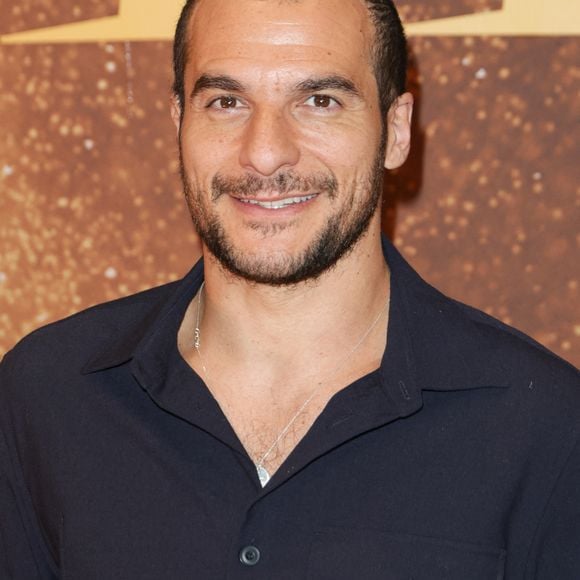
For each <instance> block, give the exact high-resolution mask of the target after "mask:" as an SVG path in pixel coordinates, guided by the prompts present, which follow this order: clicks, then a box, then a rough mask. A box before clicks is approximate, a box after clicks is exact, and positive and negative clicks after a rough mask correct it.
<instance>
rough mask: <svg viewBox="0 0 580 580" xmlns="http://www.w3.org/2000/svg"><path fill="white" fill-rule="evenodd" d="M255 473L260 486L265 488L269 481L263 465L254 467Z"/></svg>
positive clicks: (268, 475)
mask: <svg viewBox="0 0 580 580" xmlns="http://www.w3.org/2000/svg"><path fill="white" fill-rule="evenodd" d="M256 471H257V472H258V479H259V480H260V485H261V486H262V487H265V486H266V484H267V483H268V482H269V481H270V474H269V473H268V470H267V469H266V468H265V467H264V466H263V465H256Z"/></svg>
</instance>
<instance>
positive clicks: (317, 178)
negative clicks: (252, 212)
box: [211, 171, 338, 201]
mask: <svg viewBox="0 0 580 580" xmlns="http://www.w3.org/2000/svg"><path fill="white" fill-rule="evenodd" d="M337 190H338V180H337V179H336V176H335V175H334V174H333V173H332V172H328V173H313V174H311V175H299V174H298V173H296V172H295V171H284V172H281V173H279V174H278V175H276V176H274V177H260V176H258V175H243V176H241V177H226V176H224V175H221V174H220V173H216V175H214V177H213V178H212V181H211V197H212V200H213V201H216V200H217V199H219V198H220V197H221V196H222V195H235V196H236V197H250V196H252V195H255V194H257V193H260V192H262V193H263V192H268V193H276V194H279V195H285V194H287V193H290V192H297V193H312V192H318V193H321V192H326V193H327V194H328V195H329V197H330V198H331V199H332V198H334V197H335V196H336V191H337Z"/></svg>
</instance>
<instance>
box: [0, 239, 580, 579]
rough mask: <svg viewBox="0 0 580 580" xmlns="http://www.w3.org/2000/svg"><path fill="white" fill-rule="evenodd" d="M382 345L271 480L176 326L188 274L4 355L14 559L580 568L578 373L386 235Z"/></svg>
mask: <svg viewBox="0 0 580 580" xmlns="http://www.w3.org/2000/svg"><path fill="white" fill-rule="evenodd" d="M384 251H385V257H386V260H387V263H388V265H389V268H390V270H391V306H390V319H389V328H388V341H387V343H388V347H387V349H386V350H385V354H384V357H383V360H382V363H381V366H380V368H379V369H377V370H376V371H374V372H372V373H370V374H368V375H366V376H364V377H362V378H360V379H359V380H357V381H356V382H354V383H353V384H351V385H350V386H348V387H347V388H345V389H344V390H342V391H340V392H339V393H337V394H336V395H335V396H334V397H333V398H332V399H331V400H330V402H329V403H328V406H327V408H326V409H325V410H324V411H323V412H322V414H321V415H320V416H319V418H318V419H317V420H316V422H315V423H314V425H313V426H312V428H311V429H310V431H309V432H308V433H307V435H306V436H305V437H304V439H303V440H302V441H301V442H300V443H299V444H298V446H297V447H296V448H295V449H294V451H293V452H292V453H291V454H290V456H289V457H288V458H287V460H286V461H285V462H284V463H283V465H282V466H281V468H280V469H279V470H278V471H277V472H276V473H275V475H274V476H273V478H272V480H271V481H270V482H269V483H268V485H267V486H266V487H265V488H264V489H262V488H261V486H260V484H259V481H258V478H257V475H256V470H255V468H254V465H253V463H252V460H251V459H250V457H249V456H248V454H247V453H246V451H245V450H244V448H243V447H242V445H241V443H240V441H239V440H238V439H237V437H236V435H235V433H234V432H233V430H232V428H231V426H230V425H229V423H228V422H227V420H226V418H225V417H224V415H223V413H222V412H221V410H220V408H219V406H218V405H217V403H216V401H215V400H214V399H213V397H212V396H211V394H210V392H209V391H208V389H207V388H206V386H205V385H204V383H203V381H202V380H201V379H200V377H199V376H197V375H196V374H195V373H194V372H193V370H192V369H191V368H190V367H189V366H188V365H187V363H186V362H185V361H184V360H183V358H182V357H181V355H180V353H179V351H178V349H177V331H178V328H179V326H180V324H181V321H182V319H183V315H184V313H185V310H186V308H187V306H188V304H189V302H190V301H191V299H192V297H193V296H194V295H195V293H196V291H197V289H198V288H199V286H200V284H201V281H202V277H203V264H202V263H201V262H200V263H198V264H197V265H196V266H195V267H194V268H193V269H192V271H191V272H190V273H189V274H188V275H187V276H186V277H185V278H184V279H183V280H181V281H180V282H177V283H173V284H169V285H166V286H162V287H160V288H156V289H153V290H149V291H147V292H144V293H141V294H137V295H135V296H131V297H129V298H125V299H122V300H118V301H114V302H111V303H107V304H103V305H100V306H97V307H95V308H91V309H89V310H86V311H84V312H81V313H80V314H77V315H75V316H73V317H71V318H68V319H66V320H64V321H61V322H58V323H56V324H52V325H50V326H47V327H45V328H42V329H40V330H38V331H36V332H34V333H33V334H32V335H30V336H28V337H27V338H26V339H24V340H23V341H22V342H21V343H20V344H19V345H18V346H17V347H16V348H15V349H14V350H13V351H11V352H10V353H9V354H8V355H6V357H5V359H4V361H3V362H2V364H1V365H0V419H1V434H0V578H2V579H3V580H4V579H6V580H7V579H17V580H36V579H42V580H49V579H66V580H114V579H118V580H160V579H171V580H182V579H183V580H185V579H188V580H189V579H199V580H205V579H207V580H220V579H226V578H227V579H236V580H237V579H240V580H242V579H249V580H251V579H255V580H285V579H288V580H297V579H301V578H306V579H315V580H324V579H328V580H341V579H345V580H346V579H349V580H350V579H355V578H356V579H364V580H375V579H376V580H378V579H393V580H409V579H411V578H412V579H413V580H438V579H448V580H498V579H501V578H506V579H508V580H520V579H521V580H524V579H526V580H527V579H542V580H578V579H579V578H580V447H579V445H578V439H579V437H580V381H579V375H578V372H577V370H576V369H574V368H573V367H572V366H570V365H568V364H567V363H565V362H563V361H562V360H560V359H558V358H557V357H556V356H555V355H553V354H551V353H549V352H548V351H547V350H546V349H544V348H543V347H541V346H540V345H538V344H537V343H535V342H533V341H532V340H531V339H530V338H528V337H526V336H524V335H523V334H521V333H519V332H517V331H515V330H513V329H511V328H509V327H507V326H505V325H503V324H501V323H500V322H498V321H496V320H494V319H492V318H490V317H489V316H487V315H485V314H483V313H481V312H479V311H477V310H474V309H472V308H470V307H467V306H465V305H463V304H460V303H458V302H456V301H453V300H451V299H449V298H447V297H445V296H443V295H442V294H441V293H439V292H438V291H437V290H435V289H434V288H432V287H431V286H429V285H428V284H426V283H425V282H424V281H423V280H421V278H420V277H419V276H418V275H417V274H416V273H415V272H414V271H413V270H412V269H411V268H410V266H409V265H408V264H407V263H406V262H405V261H404V260H403V258H402V257H401V256H400V254H399V253H398V252H397V251H396V250H395V248H394V247H393V246H391V245H390V243H389V242H387V241H386V240H385V241H384Z"/></svg>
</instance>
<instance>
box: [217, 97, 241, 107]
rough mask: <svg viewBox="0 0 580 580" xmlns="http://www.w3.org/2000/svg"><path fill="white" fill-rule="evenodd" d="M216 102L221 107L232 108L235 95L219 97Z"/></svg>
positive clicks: (235, 101) (234, 103)
mask: <svg viewBox="0 0 580 580" xmlns="http://www.w3.org/2000/svg"><path fill="white" fill-rule="evenodd" d="M217 102H218V105H219V106H220V107H221V108H222V109H233V108H235V106H236V104H237V102H238V100H237V99H236V98H235V97H220V98H219V99H218V101H217Z"/></svg>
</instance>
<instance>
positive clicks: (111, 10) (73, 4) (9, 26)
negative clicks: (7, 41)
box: [0, 0, 120, 34]
mask: <svg viewBox="0 0 580 580" xmlns="http://www.w3.org/2000/svg"><path fill="white" fill-rule="evenodd" d="M119 4H120V0H0V14H1V15H2V16H1V17H0V34H8V33H11V32H20V31H23V30H33V29H35V28H44V27H46V26H55V25H57V24H68V23H69V22H81V21H83V20H91V19H93V18H102V17H103V16H113V15H115V14H117V13H118V11H119Z"/></svg>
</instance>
